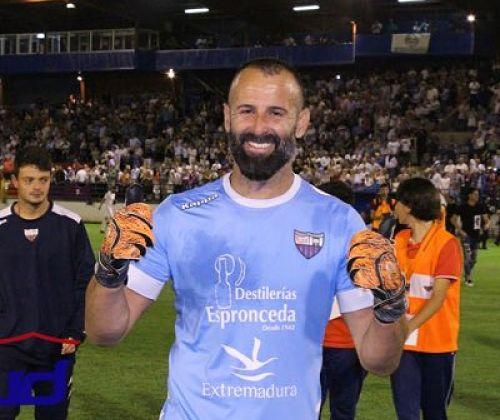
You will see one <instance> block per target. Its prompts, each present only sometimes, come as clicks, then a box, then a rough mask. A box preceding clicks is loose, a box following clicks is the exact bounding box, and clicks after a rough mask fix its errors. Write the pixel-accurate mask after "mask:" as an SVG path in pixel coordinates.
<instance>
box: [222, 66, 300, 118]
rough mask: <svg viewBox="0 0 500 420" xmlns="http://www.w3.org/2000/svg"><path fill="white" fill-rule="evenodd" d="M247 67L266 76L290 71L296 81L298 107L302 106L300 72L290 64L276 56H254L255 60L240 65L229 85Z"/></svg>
mask: <svg viewBox="0 0 500 420" xmlns="http://www.w3.org/2000/svg"><path fill="white" fill-rule="evenodd" d="M248 68H253V69H258V70H260V71H261V72H262V73H264V74H265V75H267V76H275V75H277V74H280V73H281V72H282V71H286V72H288V73H290V74H291V75H292V76H293V78H294V79H295V81H296V82H297V85H298V86H299V92H300V98H299V99H300V106H299V108H300V109H302V108H304V104H305V99H304V96H305V95H304V85H303V83H302V80H301V77H300V74H299V73H298V71H297V70H296V69H295V68H294V67H292V66H291V65H290V64H288V63H286V62H284V61H282V60H279V59H277V58H256V59H255V60H250V61H248V62H246V63H245V64H243V66H241V68H240V69H239V70H238V71H237V73H236V74H235V75H234V77H233V80H232V81H231V86H232V84H233V82H234V81H235V79H236V78H237V77H238V76H239V75H240V73H241V72H242V71H243V70H245V69H248Z"/></svg>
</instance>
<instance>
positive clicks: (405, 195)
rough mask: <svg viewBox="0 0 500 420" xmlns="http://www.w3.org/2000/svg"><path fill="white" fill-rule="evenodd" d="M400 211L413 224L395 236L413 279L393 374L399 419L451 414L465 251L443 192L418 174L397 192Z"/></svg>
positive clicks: (432, 418)
mask: <svg viewBox="0 0 500 420" xmlns="http://www.w3.org/2000/svg"><path fill="white" fill-rule="evenodd" d="M397 199H398V202H397V204H396V208H395V214H396V217H397V218H398V220H399V222H400V223H403V224H405V225H407V226H408V227H409V229H404V230H402V231H400V232H399V233H398V234H397V235H396V237H395V248H396V257H397V260H398V263H399V265H400V268H401V271H402V272H403V273H404V274H405V276H406V280H407V284H409V291H408V294H407V298H408V303H409V305H408V310H407V318H408V338H407V340H406V343H405V347H404V352H403V356H402V358H401V363H400V365H399V367H398V369H397V370H396V371H395V372H394V373H393V374H392V375H391V387H392V395H393V399H394V404H395V407H396V412H397V415H398V419H399V420H419V419H420V418H421V417H420V413H421V412H422V414H423V418H424V420H426V419H428V420H441V419H446V418H447V417H446V409H447V406H448V404H449V402H450V398H451V393H452V388H453V372H454V363H455V352H456V351H457V339H458V328H459V305H460V278H461V275H462V252H461V249H460V244H459V242H458V240H457V239H456V238H455V237H454V236H453V235H452V234H451V233H449V232H447V231H446V229H445V227H444V226H443V224H442V223H441V218H442V211H441V204H440V196H439V192H438V191H437V190H436V188H435V187H434V185H433V184H432V182H430V181H429V180H427V179H423V178H413V179H409V180H406V181H404V182H402V183H401V185H400V186H399V188H398V191H397Z"/></svg>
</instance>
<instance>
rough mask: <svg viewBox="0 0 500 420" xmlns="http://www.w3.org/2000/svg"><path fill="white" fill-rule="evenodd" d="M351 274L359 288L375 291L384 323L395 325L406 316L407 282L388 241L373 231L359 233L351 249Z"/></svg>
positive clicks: (374, 294) (377, 316)
mask: <svg viewBox="0 0 500 420" xmlns="http://www.w3.org/2000/svg"><path fill="white" fill-rule="evenodd" d="M347 270H348V272H349V276H350V277H351V280H352V282H353V283H354V285H355V286H358V287H362V288H364V289H370V290H371V291H372V293H373V296H374V306H373V309H374V312H375V316H376V318H377V319H378V320H379V321H380V322H383V323H392V322H395V321H396V320H397V319H399V318H400V317H401V316H402V315H403V314H404V313H405V312H406V299H405V278H404V275H403V274H402V273H401V271H400V269H399V266H398V263H397V261H396V256H395V255H394V248H393V246H392V243H391V242H390V241H389V240H388V239H386V238H384V237H383V236H382V235H380V234H379V233H376V232H373V231H371V230H363V231H361V232H358V233H356V234H355V235H354V236H353V238H352V239H351V244H350V246H349V255H348V263H347Z"/></svg>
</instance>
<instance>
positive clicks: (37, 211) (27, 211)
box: [14, 200, 50, 220]
mask: <svg viewBox="0 0 500 420" xmlns="http://www.w3.org/2000/svg"><path fill="white" fill-rule="evenodd" d="M49 206H50V202H49V200H46V201H44V202H42V203H40V204H31V203H28V202H26V201H22V200H20V201H18V202H17V203H16V204H15V205H14V211H15V213H16V214H17V215H18V216H19V217H21V218H22V219H27V220H34V219H38V218H39V217H41V216H43V215H44V214H45V212H46V211H47V209H48V208H49Z"/></svg>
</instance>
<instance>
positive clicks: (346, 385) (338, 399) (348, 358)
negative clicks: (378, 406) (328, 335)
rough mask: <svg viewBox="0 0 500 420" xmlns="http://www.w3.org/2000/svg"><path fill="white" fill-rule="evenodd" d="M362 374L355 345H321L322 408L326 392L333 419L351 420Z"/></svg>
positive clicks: (360, 385)
mask: <svg viewBox="0 0 500 420" xmlns="http://www.w3.org/2000/svg"><path fill="white" fill-rule="evenodd" d="M365 377H366V370H364V369H363V368H362V367H361V363H360V362H359V359H358V355H357V353H356V350H355V349H339V348H328V347H323V365H322V367H321V376H320V380H321V408H323V404H324V403H325V401H326V397H327V394H329V397H330V398H329V402H330V418H331V419H332V420H333V419H335V420H354V417H355V414H356V404H357V403H358V400H359V395H360V393H361V387H362V386H363V380H364V379H365ZM320 413H321V412H320ZM320 417H321V414H320Z"/></svg>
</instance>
